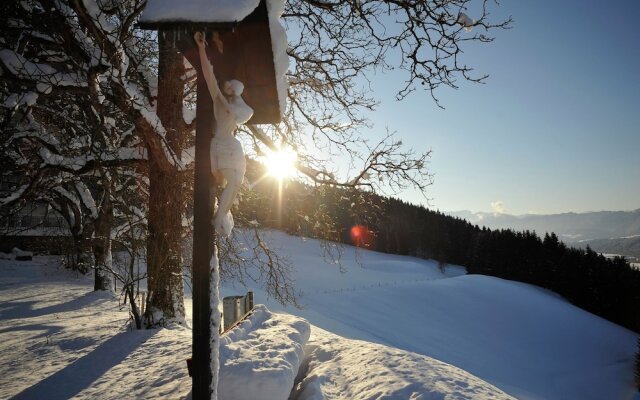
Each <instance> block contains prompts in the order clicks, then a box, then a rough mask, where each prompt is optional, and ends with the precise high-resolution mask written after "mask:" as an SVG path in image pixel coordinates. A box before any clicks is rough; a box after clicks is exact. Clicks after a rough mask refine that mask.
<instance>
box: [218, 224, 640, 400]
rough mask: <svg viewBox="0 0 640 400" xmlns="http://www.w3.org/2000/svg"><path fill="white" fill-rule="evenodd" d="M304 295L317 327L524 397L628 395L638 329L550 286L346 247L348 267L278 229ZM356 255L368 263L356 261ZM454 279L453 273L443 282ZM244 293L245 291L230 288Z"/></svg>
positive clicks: (274, 235) (274, 238)
mask: <svg viewBox="0 0 640 400" xmlns="http://www.w3.org/2000/svg"><path fill="white" fill-rule="evenodd" d="M267 236H268V241H269V242H270V243H272V245H273V246H274V247H275V248H280V249H281V250H282V252H283V253H285V254H288V255H289V258H290V260H291V261H292V262H293V264H294V265H295V266H296V268H297V270H296V272H295V273H294V275H293V279H295V281H296V286H297V287H298V288H300V289H301V290H302V291H303V294H304V295H303V297H302V299H301V303H302V305H303V306H304V309H303V310H297V309H294V308H291V307H287V308H284V307H282V306H280V305H278V304H277V303H274V302H273V301H270V300H268V299H266V300H265V297H264V296H266V295H265V294H264V293H260V292H259V291H257V294H256V299H257V300H256V301H257V302H266V303H267V305H268V307H269V308H270V309H272V310H280V311H285V312H290V313H292V314H296V315H300V316H302V317H304V318H306V319H307V320H309V322H311V324H312V325H314V326H317V327H320V328H322V329H325V330H328V331H330V332H333V333H336V334H339V335H342V336H345V337H348V338H353V339H361V340H366V341H370V342H375V343H380V344H384V345H387V346H392V347H396V348H399V349H403V350H407V351H411V352H414V353H417V354H422V355H426V356H429V357H433V358H435V359H437V360H440V361H443V362H445V363H447V364H451V365H454V366H456V367H458V368H461V369H463V370H465V371H467V372H469V373H471V374H473V375H475V376H477V377H478V378H480V379H483V380H485V381H487V382H489V383H490V384H492V385H495V386H496V387H498V388H500V389H501V390H503V391H505V392H506V393H508V394H510V395H512V396H515V397H517V398H521V399H577V398H580V399H594V400H596V399H629V398H631V396H632V395H633V393H634V389H633V384H632V382H633V378H632V371H633V355H634V352H635V349H636V342H635V341H636V337H637V335H636V334H634V333H633V332H631V331H629V330H627V329H624V328H622V327H619V326H617V325H615V324H612V323H610V322H608V321H605V320H603V319H601V318H599V317H596V316H594V315H592V314H590V313H587V312H586V311H583V310H581V309H579V308H577V307H574V306H572V305H571V304H569V303H567V302H566V301H564V300H563V299H562V298H559V297H558V296H557V295H555V294H554V293H551V292H548V291H546V290H543V289H540V288H537V287H534V286H530V285H526V284H522V283H517V282H512V281H505V280H502V279H498V278H493V277H487V276H481V275H465V276H463V275H462V274H463V273H464V270H463V269H462V268H460V267H447V269H446V271H445V273H444V274H442V273H440V271H439V270H438V267H437V263H436V262H434V261H427V260H420V259H415V258H411V257H403V256H395V255H388V254H381V253H375V252H371V251H367V250H358V251H357V255H356V250H355V249H354V248H352V247H346V248H345V254H344V256H343V267H344V269H346V272H344V273H341V272H340V269H339V268H338V267H337V266H336V265H330V264H328V263H326V262H325V261H324V260H323V258H322V257H321V254H322V250H321V249H320V248H319V246H318V243H317V241H315V240H303V239H300V238H294V237H290V236H287V235H285V234H283V233H280V232H271V233H270V234H269V235H267ZM356 258H357V259H358V260H359V263H358V262H356V261H355V260H356ZM443 278H446V279H443ZM224 292H226V293H227V294H230V293H235V294H237V293H239V292H240V289H235V291H234V290H233V289H229V288H226V289H225V290H223V293H224Z"/></svg>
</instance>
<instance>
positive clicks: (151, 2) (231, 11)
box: [140, 0, 260, 24]
mask: <svg viewBox="0 0 640 400" xmlns="http://www.w3.org/2000/svg"><path fill="white" fill-rule="evenodd" d="M259 3H260V0H182V1H176V0H148V1H147V5H146V6H145V9H144V11H143V12H142V16H141V17H140V23H143V24H152V23H158V22H199V23H230V22H238V21H241V20H243V19H244V18H246V17H247V16H248V15H249V14H251V12H252V11H253V10H255V9H256V7H258V4H259Z"/></svg>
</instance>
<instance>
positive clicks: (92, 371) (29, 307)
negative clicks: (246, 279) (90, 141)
mask: <svg viewBox="0 0 640 400" xmlns="http://www.w3.org/2000/svg"><path fill="white" fill-rule="evenodd" d="M268 236H270V241H271V243H273V244H274V246H275V247H280V248H281V249H282V252H283V253H287V254H289V258H290V260H291V261H292V263H293V264H294V265H295V266H296V267H297V270H296V272H295V273H294V275H293V278H294V279H295V280H296V285H297V287H298V288H300V289H301V290H302V291H303V297H302V299H301V304H303V306H304V309H303V310H298V309H292V308H283V307H282V306H280V305H278V304H276V303H274V302H273V301H272V300H270V299H268V298H267V297H266V295H265V294H264V293H262V292H261V291H260V290H255V288H252V289H253V290H254V291H255V293H256V302H257V303H266V304H267V307H268V308H269V309H271V310H272V311H273V310H275V311H285V312H287V313H290V314H294V315H297V316H300V317H303V318H305V319H306V320H308V321H309V322H310V323H311V325H310V326H309V325H308V324H307V322H305V321H304V320H302V319H301V318H296V317H292V316H286V315H281V314H273V313H271V312H270V311H268V310H267V309H266V308H259V310H258V312H257V313H256V314H255V315H254V317H252V319H251V320H249V321H246V322H244V323H243V324H241V325H240V326H239V328H240V329H238V330H237V331H232V333H231V334H230V335H228V336H227V337H225V338H224V339H223V340H222V343H221V355H222V360H221V361H222V362H221V364H222V367H221V368H222V370H221V373H220V377H221V378H220V379H221V382H220V386H221V387H224V388H226V389H222V390H221V392H220V394H221V399H223V398H234V397H231V396H236V397H235V398H243V397H242V395H243V394H246V395H247V396H249V397H246V398H257V397H255V394H252V393H261V394H262V397H260V398H265V399H268V398H274V399H275V398H286V395H288V393H289V391H290V390H291V386H293V383H292V381H293V379H294V376H295V372H296V371H297V370H298V365H299V364H301V365H302V366H301V367H300V368H299V370H300V374H299V376H298V377H297V380H296V383H295V386H296V389H295V391H294V393H293V394H292V397H291V398H292V399H301V400H307V399H373V398H392V399H409V398H414V399H431V398H443V399H465V398H466V399H483V398H511V397H516V398H523V399H577V398H580V399H631V398H633V396H634V389H633V386H632V363H633V355H634V352H635V340H636V337H637V335H636V334H634V333H633V332H630V331H628V330H626V329H623V328H621V327H619V326H616V325H614V324H611V323H609V322H607V321H604V320H602V319H600V318H598V317H595V316H593V315H591V314H589V313H586V312H584V311H582V310H580V309H577V308H575V307H573V306H571V305H570V304H568V303H566V302H565V301H564V300H563V299H561V298H559V297H558V296H556V295H555V294H553V293H549V292H547V291H544V290H542V289H539V288H536V287H532V286H529V285H524V284H519V283H515V282H510V281H504V280H500V279H496V278H490V277H484V276H473V275H470V276H466V275H464V270H463V269H462V268H460V267H448V268H447V269H446V270H445V272H444V274H443V273H441V272H440V271H439V269H438V266H437V264H436V263H435V262H431V261H425V260H419V259H415V258H410V257H402V256H392V255H385V254H379V253H373V252H369V251H363V250H359V251H358V256H357V259H358V260H359V263H356V261H355V259H356V257H354V251H355V250H354V249H353V248H350V247H347V248H346V249H345V254H344V256H343V262H344V267H345V268H346V272H340V268H338V266H336V265H331V264H330V263H328V262H326V261H325V260H324V259H323V258H322V257H321V253H322V252H321V250H320V248H319V247H318V244H317V242H316V241H314V240H303V239H299V238H292V237H289V236H287V235H284V234H282V233H279V232H272V233H270V234H268ZM91 289H92V282H91V279H90V278H87V277H78V276H76V275H74V274H72V273H69V272H67V271H64V270H61V269H60V268H59V267H58V265H57V262H56V261H55V260H54V259H53V258H48V257H36V258H35V259H34V261H23V262H19V261H13V260H0V398H3V399H4V398H16V399H40V398H46V399H65V398H72V397H73V398H87V399H88V398H101V399H122V398H172V399H176V398H188V397H190V384H191V382H190V379H189V377H188V376H187V371H186V365H185V359H186V358H188V357H189V353H190V345H191V337H190V330H189V329H187V328H183V327H179V326H177V327H172V328H168V329H160V330H151V331H131V330H129V329H128V327H127V324H126V320H127V313H126V311H122V310H120V309H119V307H118V304H117V301H116V300H114V298H113V297H111V296H110V295H107V294H104V293H93V292H92V291H91ZM244 290H245V289H244V288H238V287H236V288H234V287H232V286H231V285H227V286H226V287H224V288H223V293H224V294H225V295H228V294H241V293H242V292H243V291H244ZM189 306H190V299H189V298H188V299H187V309H189V308H190V307H189ZM309 328H310V332H309ZM309 333H310V338H309ZM339 335H340V336H339ZM303 349H304V352H303V351H302V350H303ZM276 381H277V382H278V383H274V382H276ZM251 385H253V386H251ZM225 390H226V391H225ZM252 390H253V392H252ZM256 391H257V392H256ZM283 395H284V397H281V396H283ZM225 396H226V397H225Z"/></svg>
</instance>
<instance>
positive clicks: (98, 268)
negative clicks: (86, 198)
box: [92, 173, 113, 290]
mask: <svg viewBox="0 0 640 400" xmlns="http://www.w3.org/2000/svg"><path fill="white" fill-rule="evenodd" d="M102 188H103V198H102V204H101V205H100V207H99V213H100V214H99V215H98V218H97V219H96V222H95V230H94V236H93V241H92V245H93V246H92V247H93V259H94V262H95V266H94V284H93V290H111V289H112V287H113V280H112V272H111V271H112V268H113V259H112V257H111V227H112V224H113V203H112V201H111V177H110V176H109V175H108V173H105V174H103V176H102Z"/></svg>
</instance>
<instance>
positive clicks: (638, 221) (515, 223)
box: [447, 209, 640, 258]
mask: <svg viewBox="0 0 640 400" xmlns="http://www.w3.org/2000/svg"><path fill="white" fill-rule="evenodd" d="M447 214H449V215H452V216H455V217H459V218H462V219H465V220H467V221H469V222H471V223H472V224H475V225H478V226H480V227H482V226H486V227H487V228H489V229H514V230H516V231H522V230H532V231H535V232H536V233H537V234H538V235H539V236H544V234H545V233H546V232H554V233H555V234H556V235H558V237H559V238H560V240H562V241H563V242H565V243H567V244H570V245H572V246H580V247H583V246H586V245H587V244H588V245H589V246H590V247H591V248H592V249H593V250H595V251H598V252H601V253H612V254H622V255H628V256H634V257H638V258H640V209H637V210H635V211H598V212H588V213H573V212H570V213H564V214H550V215H536V214H526V215H509V214H499V213H488V212H475V213H474V212H471V211H456V212H449V213H447Z"/></svg>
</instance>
